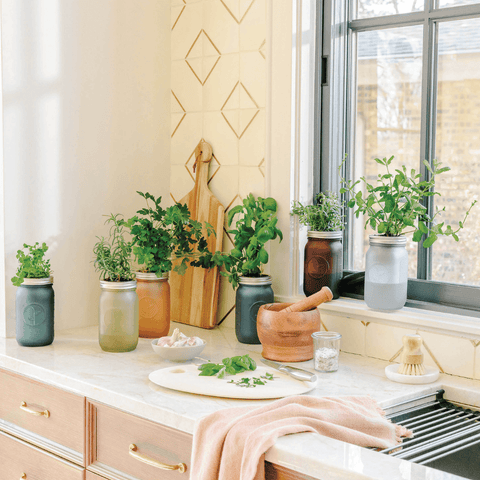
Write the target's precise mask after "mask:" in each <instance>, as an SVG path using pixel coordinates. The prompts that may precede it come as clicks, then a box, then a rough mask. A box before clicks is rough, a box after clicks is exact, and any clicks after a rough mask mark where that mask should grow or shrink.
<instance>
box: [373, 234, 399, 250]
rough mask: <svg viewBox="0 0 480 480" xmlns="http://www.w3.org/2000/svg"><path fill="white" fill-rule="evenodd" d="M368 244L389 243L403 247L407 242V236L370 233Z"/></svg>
mask: <svg viewBox="0 0 480 480" xmlns="http://www.w3.org/2000/svg"><path fill="white" fill-rule="evenodd" d="M369 241H370V245H391V246H397V247H403V246H405V245H406V244H407V237H406V236H405V235H398V236H396V237H387V236H386V235H370V236H369Z"/></svg>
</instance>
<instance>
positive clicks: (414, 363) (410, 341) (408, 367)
mask: <svg viewBox="0 0 480 480" xmlns="http://www.w3.org/2000/svg"><path fill="white" fill-rule="evenodd" d="M402 341H403V352H402V357H401V359H402V363H401V364H400V366H399V367H398V373H400V374H402V375H425V367H424V366H423V353H422V343H423V340H422V337H421V336H420V335H418V334H416V333H413V334H409V335H404V336H403V338H402Z"/></svg>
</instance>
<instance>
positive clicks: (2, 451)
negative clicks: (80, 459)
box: [0, 432, 85, 480]
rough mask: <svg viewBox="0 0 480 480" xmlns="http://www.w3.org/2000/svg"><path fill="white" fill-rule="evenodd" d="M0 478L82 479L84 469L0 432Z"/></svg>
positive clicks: (33, 479)
mask: <svg viewBox="0 0 480 480" xmlns="http://www.w3.org/2000/svg"><path fill="white" fill-rule="evenodd" d="M0 465H1V468H0V480H12V479H14V480H18V479H20V478H22V475H23V474H25V475H26V476H25V477H24V478H26V480H29V479H31V480H84V478H85V470H84V469H83V468H82V467H78V466H76V465H74V464H73V463H70V462H67V461H66V460H62V459H60V458H58V457H55V456H54V455H52V454H50V453H47V452H44V451H42V450H40V449H39V448H36V447H33V446H31V445H29V444H27V443H26V442H23V441H21V440H18V439H16V438H13V437H11V436H10V435H7V434H5V433H1V432H0Z"/></svg>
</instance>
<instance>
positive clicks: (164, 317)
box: [136, 272, 170, 338]
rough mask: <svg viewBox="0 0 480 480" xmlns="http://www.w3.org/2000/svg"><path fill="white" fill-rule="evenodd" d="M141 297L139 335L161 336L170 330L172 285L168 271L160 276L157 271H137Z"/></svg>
mask: <svg viewBox="0 0 480 480" xmlns="http://www.w3.org/2000/svg"><path fill="white" fill-rule="evenodd" d="M136 275H137V295H138V298H139V335H140V337H143V338H160V337H165V336H166V335H168V331H169V330H170V285H169V284H168V273H164V274H163V276H162V277H160V278H158V277H157V276H156V274H155V273H144V272H136Z"/></svg>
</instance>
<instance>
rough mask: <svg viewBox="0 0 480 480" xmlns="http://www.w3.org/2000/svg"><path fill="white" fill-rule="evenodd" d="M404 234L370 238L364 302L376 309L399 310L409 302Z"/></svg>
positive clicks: (405, 239) (372, 236)
mask: <svg viewBox="0 0 480 480" xmlns="http://www.w3.org/2000/svg"><path fill="white" fill-rule="evenodd" d="M406 244H407V238H406V237H405V236H404V235H400V236H398V237H387V236H383V235H370V248H369V249H368V251H367V256H366V262H365V303H366V304H367V306H369V307H370V308H373V309H375V310H398V309H400V308H402V307H403V306H404V305H405V302H406V301H407V283H408V253H407V250H406V248H405V246H406Z"/></svg>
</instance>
